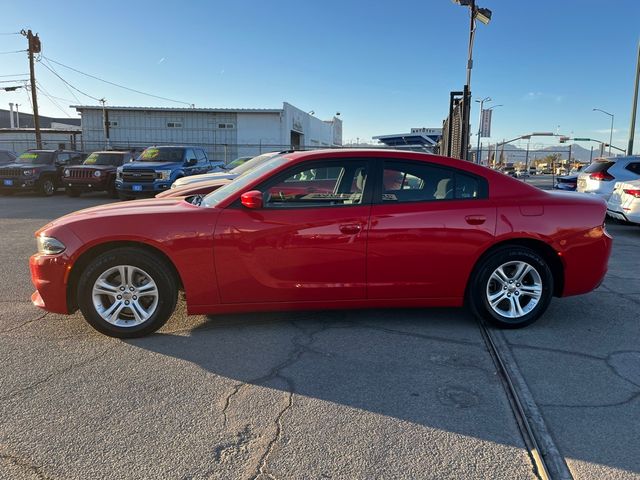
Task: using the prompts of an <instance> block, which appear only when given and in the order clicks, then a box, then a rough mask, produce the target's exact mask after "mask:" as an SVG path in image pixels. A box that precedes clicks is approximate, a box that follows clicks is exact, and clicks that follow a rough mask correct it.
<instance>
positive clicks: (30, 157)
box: [16, 152, 53, 165]
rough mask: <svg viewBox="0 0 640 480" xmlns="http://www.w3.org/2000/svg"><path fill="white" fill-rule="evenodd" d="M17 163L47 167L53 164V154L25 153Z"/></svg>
mask: <svg viewBox="0 0 640 480" xmlns="http://www.w3.org/2000/svg"><path fill="white" fill-rule="evenodd" d="M16 162H18V163H34V164H37V165H47V164H50V163H53V152H24V153H23V154H22V155H20V156H19V157H18V159H17V160H16Z"/></svg>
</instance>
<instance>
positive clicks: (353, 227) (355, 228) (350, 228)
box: [340, 223, 362, 235]
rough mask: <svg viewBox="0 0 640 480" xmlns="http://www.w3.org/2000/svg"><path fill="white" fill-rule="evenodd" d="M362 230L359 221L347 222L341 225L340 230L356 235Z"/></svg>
mask: <svg viewBox="0 0 640 480" xmlns="http://www.w3.org/2000/svg"><path fill="white" fill-rule="evenodd" d="M360 230H362V226H361V225H360V224H358V223H346V224H343V225H340V231H341V232H342V233H345V234H347V235H355V234H356V233H360Z"/></svg>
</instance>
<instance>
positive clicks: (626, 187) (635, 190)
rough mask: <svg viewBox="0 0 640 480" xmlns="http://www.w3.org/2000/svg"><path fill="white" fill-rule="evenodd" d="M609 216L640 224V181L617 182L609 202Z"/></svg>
mask: <svg viewBox="0 0 640 480" xmlns="http://www.w3.org/2000/svg"><path fill="white" fill-rule="evenodd" d="M607 215H609V216H610V217H613V218H616V219H618V220H624V221H625V222H631V223H638V224H640V180H631V181H629V182H616V185H615V187H613V193H612V194H611V196H610V197H609V200H608V201H607Z"/></svg>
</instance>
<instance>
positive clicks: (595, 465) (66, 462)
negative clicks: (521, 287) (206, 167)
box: [0, 194, 640, 480]
mask: <svg viewBox="0 0 640 480" xmlns="http://www.w3.org/2000/svg"><path fill="white" fill-rule="evenodd" d="M107 201H108V200H107V199H106V198H104V197H102V196H101V195H99V194H95V195H87V196H83V197H81V198H79V199H68V198H66V197H64V196H63V195H60V194H58V195H56V196H55V197H54V198H52V199H43V198H38V197H36V196H30V195H19V196H16V197H14V198H6V197H1V198H0V238H1V244H2V246H3V247H4V248H3V261H2V262H1V263H0V282H1V286H2V288H0V401H1V405H2V408H0V478H11V479H13V478H35V479H86V478H118V479H134V478H176V479H260V480H265V479H269V478H270V479H279V480H281V479H298V478H304V479H315V478H317V479H360V478H362V479H365V478H367V479H369V478H398V479H416V478H421V479H422V478H425V479H427V478H433V479H447V478H452V479H453V478H456V479H457V478H495V479H501V478H504V479H516V478H517V479H526V478H536V477H535V474H534V472H533V467H532V463H531V460H530V458H529V456H528V454H527V451H526V449H525V447H524V442H523V440H522V438H521V436H520V433H519V430H518V427H517V425H516V422H515V419H514V417H513V415H512V413H511V411H510V408H509V403H508V401H507V398H506V396H505V393H504V391H503V387H502V384H501V382H500V379H499V378H498V377H497V375H496V372H495V368H494V365H493V363H492V360H491V357H490V356H489V354H488V352H487V351H486V348H485V346H484V343H483V340H482V337H481V335H480V332H479V330H478V327H477V325H476V323H475V321H474V320H473V318H472V317H471V316H470V315H469V314H468V313H467V312H465V311H464V310H459V309H432V310H375V311H374V310H369V311H338V312H302V313H295V314H294V313H268V314H246V315H221V316H216V317H211V318H206V317H202V316H195V317H187V316H186V315H185V313H184V305H179V306H178V310H177V311H176V313H175V315H174V316H173V318H172V319H171V320H170V321H169V322H168V324H167V325H166V326H165V327H164V328H163V329H162V330H161V331H160V332H159V333H158V334H156V335H152V336H149V337H146V338H143V339H136V340H128V341H121V340H116V339H112V338H108V337H105V336H102V335H100V334H98V333H97V332H95V331H94V330H92V329H91V328H90V327H89V326H88V325H87V324H86V323H85V321H84V320H83V319H82V317H81V316H80V315H79V314H75V315H71V316H62V315H55V314H44V312H42V311H40V310H38V309H37V308H35V307H33V306H32V305H31V304H30V302H29V295H30V294H31V292H32V286H31V283H30V279H29V273H28V264H27V259H28V257H29V255H31V254H32V253H33V251H34V249H35V242H34V241H33V238H32V234H33V232H34V231H35V230H36V229H37V228H39V227H40V226H42V225H43V224H45V223H46V222H47V221H49V220H50V219H52V218H55V217H57V216H59V215H62V214H64V213H67V212H69V211H72V210H75V209H79V208H83V207H87V206H93V205H97V204H100V203H105V202H107ZM610 231H611V232H612V233H613V235H614V237H615V238H616V240H615V246H614V257H613V258H612V261H611V270H610V274H609V275H608V276H607V279H606V281H605V283H604V284H603V286H602V287H601V288H600V289H598V291H596V292H594V293H592V294H590V295H587V296H583V297H575V298H567V299H554V301H553V302H552V305H551V308H550V310H549V313H547V315H546V316H545V317H544V318H543V319H542V320H541V321H539V322H538V323H536V324H535V325H533V326H531V327H529V328H527V329H524V330H519V331H510V332H504V336H505V339H506V342H507V344H508V345H509V348H510V349H511V351H512V354H513V356H514V358H516V359H517V362H518V366H519V367H520V370H521V372H522V373H523V375H524V377H525V379H526V381H527V384H528V385H529V388H530V390H531V392H532V394H533V396H534V397H535V400H536V402H537V403H538V406H539V408H540V410H541V411H542V413H543V415H544V418H545V421H546V423H547V426H548V428H549V431H550V432H551V434H552V436H553V439H554V440H555V441H556V443H557V445H558V448H559V449H560V451H561V452H562V453H563V455H564V456H565V458H566V461H567V463H568V465H569V468H570V469H571V471H572V473H573V474H574V477H575V478H585V479H586V478H635V477H638V478H640V463H639V462H640V455H639V453H640V451H639V447H638V445H639V443H640V442H637V439H636V437H637V432H636V430H637V429H636V428H635V427H636V424H637V419H638V418H640V415H639V414H640V411H639V408H638V397H639V396H640V378H639V377H640V374H639V373H638V372H640V347H638V338H640V337H639V336H638V314H637V303H638V299H639V298H640V274H638V273H637V271H635V270H637V269H634V267H635V266H637V265H638V264H639V263H638V258H639V254H638V252H637V250H638V249H637V245H638V244H639V241H640V229H639V228H635V227H630V226H627V225H618V224H616V225H612V226H611V227H610ZM634 420H635V421H634Z"/></svg>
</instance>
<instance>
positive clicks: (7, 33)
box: [0, 32, 20, 35]
mask: <svg viewBox="0 0 640 480" xmlns="http://www.w3.org/2000/svg"><path fill="white" fill-rule="evenodd" d="M0 35H20V32H1V33H0Z"/></svg>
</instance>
